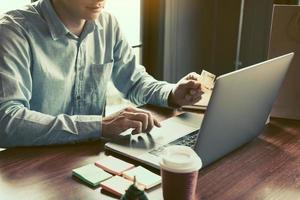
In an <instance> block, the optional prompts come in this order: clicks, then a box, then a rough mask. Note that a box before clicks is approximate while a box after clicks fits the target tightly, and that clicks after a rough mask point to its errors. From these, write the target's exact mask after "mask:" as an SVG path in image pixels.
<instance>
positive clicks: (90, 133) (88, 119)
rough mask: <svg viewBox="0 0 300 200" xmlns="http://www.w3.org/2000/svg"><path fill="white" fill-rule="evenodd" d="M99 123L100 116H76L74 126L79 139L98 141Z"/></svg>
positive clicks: (99, 135)
mask: <svg viewBox="0 0 300 200" xmlns="http://www.w3.org/2000/svg"><path fill="white" fill-rule="evenodd" d="M101 121H102V116H100V115H77V117H76V119H75V124H76V127H77V130H78V133H79V134H78V136H79V139H100V138H101V129H102V127H101Z"/></svg>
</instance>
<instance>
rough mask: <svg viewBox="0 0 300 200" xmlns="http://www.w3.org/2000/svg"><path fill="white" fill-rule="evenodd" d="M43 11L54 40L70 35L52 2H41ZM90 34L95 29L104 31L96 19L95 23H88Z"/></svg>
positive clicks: (47, 0) (44, 0)
mask: <svg viewBox="0 0 300 200" xmlns="http://www.w3.org/2000/svg"><path fill="white" fill-rule="evenodd" d="M41 11H42V13H43V15H44V17H45V20H46V22H47V23H48V25H49V30H50V33H51V36H52V39H53V40H57V39H58V38H60V37H62V36H65V35H67V34H68V33H70V31H69V30H68V28H67V27H66V26H65V25H64V23H63V22H62V21H61V20H60V18H59V17H58V15H57V13H56V11H55V10H54V8H53V6H52V3H51V0H43V1H42V2H41ZM87 24H88V26H89V27H88V30H89V31H88V33H90V32H92V30H94V28H96V27H97V28H98V29H99V30H102V29H103V27H102V25H101V23H100V21H99V19H96V20H95V21H88V23H87Z"/></svg>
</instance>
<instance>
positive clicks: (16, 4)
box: [0, 0, 30, 13]
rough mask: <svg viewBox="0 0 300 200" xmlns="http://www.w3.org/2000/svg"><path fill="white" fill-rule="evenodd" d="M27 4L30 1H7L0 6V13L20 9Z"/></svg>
mask: <svg viewBox="0 0 300 200" xmlns="http://www.w3.org/2000/svg"><path fill="white" fill-rule="evenodd" d="M29 3H30V0H9V1H6V2H5V3H4V2H2V5H1V6H0V13H5V12H7V11H9V10H13V9H16V8H20V7H22V6H24V5H26V4H29Z"/></svg>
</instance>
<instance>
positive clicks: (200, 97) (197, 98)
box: [191, 96, 202, 104]
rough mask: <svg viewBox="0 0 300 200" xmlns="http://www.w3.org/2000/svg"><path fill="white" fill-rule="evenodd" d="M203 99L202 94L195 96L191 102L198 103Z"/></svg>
mask: <svg viewBox="0 0 300 200" xmlns="http://www.w3.org/2000/svg"><path fill="white" fill-rule="evenodd" d="M201 99H202V96H199V97H194V98H193V101H192V102H191V104H195V103H197V102H198V101H200V100H201Z"/></svg>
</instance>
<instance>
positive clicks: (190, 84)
mask: <svg viewBox="0 0 300 200" xmlns="http://www.w3.org/2000/svg"><path fill="white" fill-rule="evenodd" d="M182 86H183V87H186V88H189V89H199V88H201V83H200V82H199V81H194V80H189V81H186V82H184V83H183V84H182Z"/></svg>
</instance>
